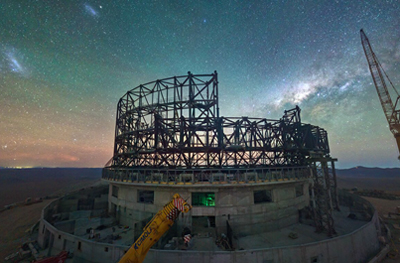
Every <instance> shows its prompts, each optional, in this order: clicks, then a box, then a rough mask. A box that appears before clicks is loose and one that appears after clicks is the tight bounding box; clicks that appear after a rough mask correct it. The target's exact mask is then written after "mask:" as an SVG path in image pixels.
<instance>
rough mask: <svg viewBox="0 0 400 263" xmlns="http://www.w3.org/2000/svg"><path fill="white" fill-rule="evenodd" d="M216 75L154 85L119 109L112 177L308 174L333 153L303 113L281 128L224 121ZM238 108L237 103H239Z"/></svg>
mask: <svg viewBox="0 0 400 263" xmlns="http://www.w3.org/2000/svg"><path fill="white" fill-rule="evenodd" d="M217 77H218V76H217V72H214V73H213V74H208V75H207V74H204V75H193V74H191V73H190V72H189V73H188V75H187V76H179V77H172V78H166V79H161V80H157V81H154V82H149V83H147V84H143V85H140V86H138V87H136V88H134V89H132V90H130V91H128V92H127V93H126V94H125V95H124V96H123V97H122V98H121V99H120V100H119V102H118V109H117V117H116V129H115V147H114V156H113V158H112V159H111V160H110V162H109V163H108V164H107V165H106V168H110V169H113V168H114V169H121V168H125V169H157V170H159V171H160V170H161V171H167V170H170V169H174V170H176V169H178V170H181V169H182V170H183V169H191V170H197V169H216V168H217V169H221V168H222V169H224V168H227V169H228V168H233V169H235V168H236V169H237V168H255V167H258V168H260V167H282V166H302V165H305V164H306V159H307V158H308V156H309V154H310V152H314V153H315V152H317V153H321V154H322V155H325V154H328V153H329V145H328V138H327V132H326V131H325V130H323V129H321V128H319V127H317V126H313V125H310V124H303V123H301V120H300V109H299V108H298V107H296V108H294V109H291V110H288V111H285V114H284V116H283V117H282V118H281V119H280V120H268V119H261V118H248V117H240V118H236V117H234V118H227V117H220V116H219V108H218V79H217ZM233 103H235V102H233Z"/></svg>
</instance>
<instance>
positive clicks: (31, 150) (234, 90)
mask: <svg viewBox="0 0 400 263" xmlns="http://www.w3.org/2000/svg"><path fill="white" fill-rule="evenodd" d="M252 2H253V1H226V0H223V1H151V0H147V1H128V0H123V1H109V0H104V1H90V0H88V1H81V0H74V1H65V0H59V1H57V0H52V1H18V0H3V1H1V2H0V76H1V78H0V92H1V93H0V94H1V96H0V135H1V136H0V146H1V148H0V166H3V167H19V166H20V167H28V166H45V167H102V166H104V164H105V163H106V162H107V161H108V160H109V159H110V158H111V157H112V152H113V143H114V128H115V113H116V109H117V103H118V100H119V98H120V97H122V96H123V95H124V94H125V92H126V91H128V90H130V89H132V88H134V87H136V86H138V85H139V84H141V83H146V82H149V81H153V80H156V79H161V78H166V77H172V76H179V75H186V74H187V72H188V71H191V72H192V73H193V74H201V73H206V74H210V73H212V72H214V70H217V71H218V77H219V97H220V115H221V116H226V117H234V116H237V117H240V116H249V117H264V118H269V119H279V118H281V117H282V115H283V112H284V110H286V109H291V108H293V107H294V106H295V105H299V106H300V108H301V109H302V111H301V116H302V121H303V122H305V123H311V124H313V125H317V126H320V127H322V128H324V129H325V130H327V131H328V134H329V142H330V147H331V155H332V156H333V157H335V158H338V162H337V163H336V166H337V167H338V168H348V167H354V166H359V165H361V166H367V167H376V166H377V167H399V161H398V160H397V156H398V150H397V146H396V143H395V139H394V138H393V136H392V134H391V133H390V131H389V128H388V124H387V121H386V119H385V116H384V114H383V111H382V108H381V105H380V103H379V99H378V95H377V93H376V90H375V87H374V85H373V83H372V78H371V75H370V73H369V70H368V64H367V61H366V59H365V56H364V53H363V49H362V45H361V41H360V33H359V31H360V29H361V28H363V29H364V31H365V32H366V34H367V36H368V37H369V39H370V41H371V44H372V47H373V49H374V51H375V53H376V54H377V56H378V58H379V60H380V62H381V64H382V65H383V67H384V69H385V70H386V72H387V74H388V75H389V76H390V78H391V80H392V82H393V83H394V85H395V86H398V87H400V74H399V73H400V4H399V3H398V2H397V1H378V0H376V1H330V0H329V1H328V0H326V1H325V0H321V1H319V0H315V1H305V0H304V1H299V0H293V1H289V0H287V1H254V2H253V3H252ZM393 97H394V96H393Z"/></svg>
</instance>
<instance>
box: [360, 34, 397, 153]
mask: <svg viewBox="0 0 400 263" xmlns="http://www.w3.org/2000/svg"><path fill="white" fill-rule="evenodd" d="M360 34H361V44H362V46H363V49H364V53H365V57H366V58H367V61H368V66H369V70H370V72H371V76H372V79H373V81H374V84H375V88H376V91H377V92H378V96H379V100H380V102H381V105H382V109H383V113H384V114H385V117H386V120H387V122H388V124H389V129H390V131H391V132H392V133H393V135H394V137H395V139H396V142H397V147H398V149H399V151H400V109H398V108H399V107H400V102H399V100H400V96H399V93H398V92H397V90H396V89H395V88H394V86H393V84H392V83H391V82H390V79H389V78H388V76H387V75H386V74H385V71H384V70H383V68H382V66H381V65H380V63H379V61H378V58H377V57H376V55H375V53H374V51H373V50H372V47H371V44H370V43H369V40H368V38H367V35H366V34H365V33H364V30H362V29H361V30H360ZM384 76H386V78H387V79H388V80H389V82H390V84H391V85H392V87H393V89H394V90H395V91H396V93H397V99H396V102H395V103H393V101H392V98H391V97H390V94H389V91H388V89H387V85H386V81H385V78H384ZM399 159H400V156H399Z"/></svg>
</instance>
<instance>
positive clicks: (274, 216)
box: [109, 180, 309, 236]
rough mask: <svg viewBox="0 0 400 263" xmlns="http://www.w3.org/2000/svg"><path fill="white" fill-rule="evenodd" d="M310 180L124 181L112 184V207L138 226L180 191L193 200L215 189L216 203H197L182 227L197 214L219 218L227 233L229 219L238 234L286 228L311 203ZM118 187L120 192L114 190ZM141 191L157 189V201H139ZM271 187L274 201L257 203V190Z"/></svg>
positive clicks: (122, 219) (121, 219)
mask: <svg viewBox="0 0 400 263" xmlns="http://www.w3.org/2000/svg"><path fill="white" fill-rule="evenodd" d="M296 185H302V186H303V192H304V194H303V195H301V196H297V197H296V190H295V187H296ZM308 185H309V181H308V180H299V181H281V182H273V183H260V184H237V185H232V184H230V185H223V184H215V185H213V184H209V185H207V184H202V185H193V184H191V185H181V186H179V185H172V186H171V185H152V184H131V183H123V182H112V183H110V191H109V210H110V211H113V210H115V216H116V217H117V219H118V220H119V223H121V224H124V225H129V226H130V227H132V228H135V225H137V224H138V222H140V221H141V220H148V219H149V218H151V217H152V216H153V215H154V214H156V213H157V212H158V211H159V210H160V209H162V208H163V206H164V205H165V204H166V203H167V202H168V201H169V200H171V199H172V196H173V195H174V194H175V193H179V194H180V195H181V196H182V197H183V198H185V199H187V200H188V202H189V203H191V202H192V198H191V196H192V193H193V192H214V193H215V206H214V207H206V206H194V207H193V209H192V210H191V211H190V212H189V213H188V214H185V215H183V216H182V217H181V218H180V220H179V221H178V222H177V224H178V229H179V230H181V229H183V227H191V225H192V217H193V216H212V217H215V224H216V231H217V232H218V233H226V221H227V220H228V221H229V223H230V225H231V227H232V228H233V229H234V232H235V234H236V235H238V236H244V235H249V234H254V233H259V232H260V231H261V232H263V231H269V230H272V229H277V228H283V227H286V226H289V225H292V224H295V223H297V222H298V219H299V218H298V210H300V209H302V208H304V207H305V206H307V205H308V203H309V195H308ZM116 188H117V192H118V194H116V193H114V194H113V193H112V189H114V191H115V189H116ZM138 190H150V191H154V203H153V204H144V203H139V202H138V200H137V196H138V193H137V192H138ZM258 190H269V191H271V192H272V199H273V200H272V202H269V203H259V204H255V203H254V191H258Z"/></svg>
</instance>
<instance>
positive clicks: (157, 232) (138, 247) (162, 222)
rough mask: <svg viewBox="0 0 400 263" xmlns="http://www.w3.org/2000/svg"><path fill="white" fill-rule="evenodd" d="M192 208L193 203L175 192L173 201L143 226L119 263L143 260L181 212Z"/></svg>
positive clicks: (139, 262) (135, 262)
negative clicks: (189, 202)
mask: <svg viewBox="0 0 400 263" xmlns="http://www.w3.org/2000/svg"><path fill="white" fill-rule="evenodd" d="M191 208H192V207H191V205H189V204H188V203H186V201H185V200H184V199H183V198H182V197H180V195H179V194H175V195H174V196H173V199H172V201H170V202H169V203H168V204H166V205H165V206H164V208H163V209H161V210H160V211H158V213H157V214H156V215H155V216H154V217H153V218H152V219H151V220H150V222H149V223H147V225H146V226H145V227H144V228H143V233H142V234H141V235H140V237H139V238H138V239H137V240H136V241H135V243H133V245H132V246H131V247H130V248H129V250H128V251H127V252H126V253H125V255H124V256H123V257H122V258H121V259H120V260H119V263H141V262H143V260H144V258H145V257H146V254H147V252H149V250H150V248H151V247H152V246H153V245H154V244H155V243H156V242H157V241H158V240H159V239H160V238H161V237H162V235H164V233H165V232H167V230H168V229H170V228H171V226H172V225H173V224H174V222H175V220H176V219H177V218H178V216H179V213H180V212H183V213H187V212H189V210H190V209H191Z"/></svg>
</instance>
